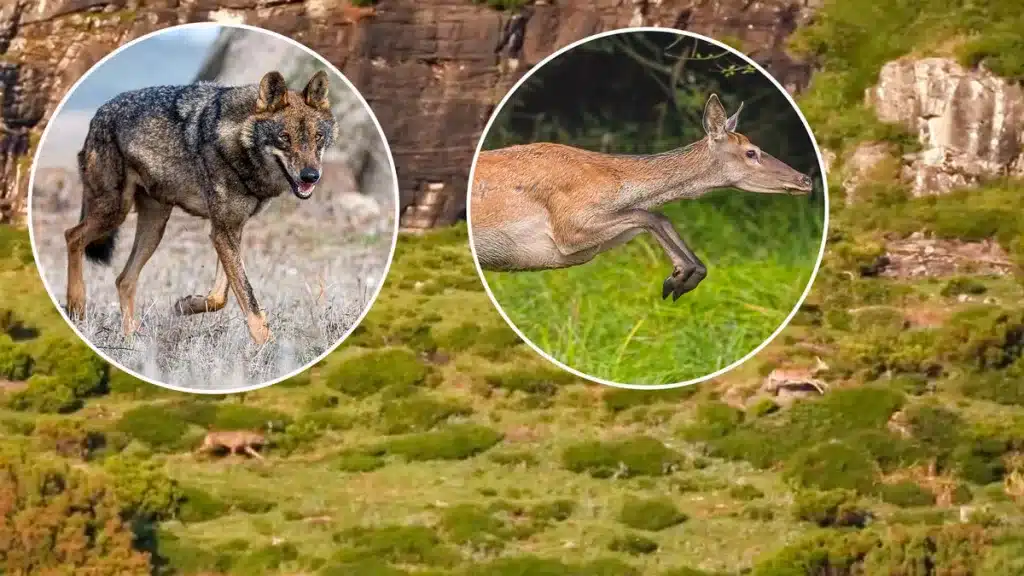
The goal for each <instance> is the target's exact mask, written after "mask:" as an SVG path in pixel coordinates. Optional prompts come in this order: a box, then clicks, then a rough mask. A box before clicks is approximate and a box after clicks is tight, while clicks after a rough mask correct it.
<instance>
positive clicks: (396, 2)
mask: <svg viewBox="0 0 1024 576" xmlns="http://www.w3.org/2000/svg"><path fill="white" fill-rule="evenodd" d="M815 1H816V0H763V1H760V2H748V1H746V0H703V1H698V2H693V1H692V0H661V1H654V0H650V1H642V2H623V1H622V0H565V1H562V2H558V3H557V5H552V4H541V3H537V5H536V6H534V10H533V14H532V15H531V18H530V20H529V22H528V25H527V28H526V33H525V34H524V36H523V43H522V54H521V55H518V56H519V58H520V60H521V62H520V65H519V66H518V67H516V68H514V69H513V68H511V67H502V66H499V62H498V58H499V57H498V56H497V55H496V54H495V47H496V45H497V42H498V39H499V37H500V34H501V31H502V27H503V24H504V23H505V22H506V21H507V19H508V18H509V17H510V15H509V14H506V13H502V12H499V11H496V10H493V9H491V8H488V7H487V6H485V5H482V4H479V3H475V2H472V1H470V0H381V1H380V2H378V3H376V5H375V10H366V9H359V8H354V7H353V6H351V5H350V4H349V3H348V2H347V0H305V1H304V0H278V1H275V2H263V1H261V0H192V1H189V2H179V1H178V0H6V1H5V2H4V3H3V6H2V7H0V99H2V102H3V108H2V124H0V126H2V132H0V211H2V212H3V213H5V214H9V213H11V212H15V213H17V212H18V211H20V210H21V209H22V208H23V206H24V197H25V192H26V191H27V179H28V178H27V171H28V167H29V158H30V154H31V153H32V148H33V146H34V143H35V142H36V141H37V140H38V136H39V134H40V133H41V131H42V129H43V128H44V126H45V123H46V120H47V119H48V117H49V115H50V114H52V113H53V110H54V108H55V106H56V104H57V103H58V102H59V101H60V99H61V98H62V97H63V96H64V94H65V93H66V92H67V90H68V89H69V88H70V87H71V86H72V85H73V84H74V82H75V81H76V80H77V79H78V78H79V77H80V76H81V75H82V74H83V73H84V72H85V71H87V70H88V69H89V68H90V67H91V66H92V65H93V64H95V63H96V62H97V61H98V60H99V59H100V58H102V57H103V56H104V55H106V54H107V53H109V52H110V51H112V50H113V49H115V48H116V47H117V46H119V45H121V44H123V43H125V42H127V41H129V40H131V39H134V38H137V37H139V36H141V35H143V34H146V33H148V32H152V31H154V30H158V29H161V28H165V27H168V26H172V25H176V24H180V23H185V22H196V21H208V20H219V21H223V22H241V23H246V24H251V25H255V26H260V27H263V28H266V29H269V30H272V31H275V32H279V33H281V34H285V35H287V36H290V37H292V38H294V39H296V40H297V41H299V42H301V43H303V44H305V45H306V46H309V47H310V48H312V49H313V50H315V51H317V52H318V53H320V54H321V55H323V56H324V57H325V58H327V59H328V60H329V61H331V62H332V63H333V64H335V65H336V66H337V67H338V68H339V69H340V70H341V71H342V72H343V73H344V74H345V75H346V76H347V77H348V78H349V79H350V80H352V82H353V83H354V84H355V86H356V87H357V88H358V89H359V90H360V92H362V94H363V95H364V96H365V97H366V99H367V101H368V102H369V103H370V105H371V106H372V107H373V108H374V111H375V114H376V115H377V117H378V119H379V120H380V122H381V125H382V127H383V129H384V132H385V134H386V135H387V137H388V141H389V144H390V146H391V148H392V151H393V154H394V158H395V163H396V165H397V169H398V174H399V180H400V182H399V186H400V192H401V205H402V209H403V224H404V225H406V226H408V227H429V226H434V225H443V224H447V223H450V222H452V221H453V220H455V219H457V218H458V217H459V215H460V213H462V212H463V211H464V202H465V190H466V184H467V180H468V174H469V167H470V163H471V161H472V157H473V152H474V151H475V149H476V145H477V141H478V139H479V137H480V134H481V132H482V130H483V128H484V125H485V124H486V122H487V120H488V118H489V116H490V114H491V112H492V110H493V108H494V106H495V104H496V103H497V102H498V101H499V100H500V99H501V97H502V96H503V95H504V94H505V92H506V91H507V90H508V89H509V88H511V87H512V85H513V84H514V83H515V82H516V80H518V78H520V77H521V75H522V74H523V73H524V72H525V71H526V70H528V69H529V67H530V65H531V64H533V63H536V62H538V61H540V60H541V59H542V58H544V57H545V56H547V55H549V54H551V53H552V52H553V51H555V50H557V49H558V48H560V47H562V46H565V45H567V44H569V43H571V42H573V41H575V40H578V39H581V38H584V37H586V36H589V35H591V34H594V33H597V32H601V31H604V30H610V29H613V28H618V27H625V26H629V25H631V24H634V25H635V24H643V25H648V26H662V27H677V28H685V29H688V30H692V31H694V32H699V33H703V34H708V35H711V36H713V37H721V38H726V37H727V38H729V39H731V40H733V41H734V42H738V43H739V44H740V46H741V47H742V48H743V49H744V50H746V51H747V52H748V53H750V54H751V55H752V56H753V57H754V58H755V59H756V60H758V61H759V62H761V63H762V64H763V65H764V66H765V67H766V68H767V69H768V70H769V71H770V72H772V74H773V75H775V76H776V77H777V78H778V79H779V80H780V82H782V83H783V84H784V85H786V86H787V87H789V88H790V89H792V90H797V89H799V88H800V87H801V86H803V85H805V84H806V81H807V78H808V76H809V73H810V72H809V68H808V67H807V66H806V65H804V64H802V63H799V62H795V61H793V60H792V59H790V58H789V57H788V56H787V55H786V53H785V51H784V49H783V46H784V43H785V40H786V38H787V37H788V36H789V34H790V33H792V32H793V30H794V29H795V28H796V27H797V26H799V25H800V24H801V23H802V22H803V21H804V20H805V19H806V18H807V17H808V16H809V14H810V13H811V11H812V10H813V5H814V3H815ZM3 207H6V208H3Z"/></svg>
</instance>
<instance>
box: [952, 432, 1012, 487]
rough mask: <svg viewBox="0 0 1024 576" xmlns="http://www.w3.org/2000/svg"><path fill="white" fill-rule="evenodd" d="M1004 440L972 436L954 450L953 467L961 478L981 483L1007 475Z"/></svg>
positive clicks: (1000, 478) (997, 479) (989, 482)
mask: <svg viewBox="0 0 1024 576" xmlns="http://www.w3.org/2000/svg"><path fill="white" fill-rule="evenodd" d="M1006 450H1007V445H1006V443H1005V442H1004V441H1001V440H999V439H996V438H982V437H979V438H971V439H969V440H966V441H964V443H962V444H961V445H960V446H957V448H956V449H955V450H954V451H953V454H952V456H951V460H952V467H953V469H954V470H955V471H956V473H957V475H958V476H960V478H962V479H964V480H967V481H968V482H973V483H975V484H979V485H985V484H991V483H993V482H998V481H1000V480H1002V479H1003V477H1004V476H1005V475H1006V463H1005V462H1004V461H1003V454H1005V452H1006Z"/></svg>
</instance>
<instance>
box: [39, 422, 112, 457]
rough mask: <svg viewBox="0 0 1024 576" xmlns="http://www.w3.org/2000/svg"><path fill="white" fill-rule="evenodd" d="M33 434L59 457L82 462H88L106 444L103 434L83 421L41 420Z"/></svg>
mask: <svg viewBox="0 0 1024 576" xmlns="http://www.w3.org/2000/svg"><path fill="white" fill-rule="evenodd" d="M35 433H36V435H37V436H39V437H40V438H41V439H42V440H43V443H44V444H45V445H46V447H47V448H49V449H51V450H54V451H55V452H57V453H58V454H60V455H61V456H64V457H70V458H80V459H82V460H88V459H89V458H90V457H91V456H92V455H93V454H95V453H96V452H97V451H99V450H101V449H103V447H104V446H106V444H107V438H106V436H105V435H104V434H103V432H102V431H100V430H98V429H96V428H93V427H92V426H90V425H89V424H88V423H87V422H85V421H84V420H77V419H76V420H73V419H61V420H41V421H40V422H39V423H38V424H37V425H36V426H35Z"/></svg>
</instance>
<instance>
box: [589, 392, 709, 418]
mask: <svg viewBox="0 0 1024 576" xmlns="http://www.w3.org/2000/svg"><path fill="white" fill-rule="evenodd" d="M698 390H699V388H698V387H697V386H683V387H681V388H669V389H667V390H637V389H633V388H608V389H606V390H605V391H604V392H603V393H602V394H601V400H602V401H603V402H604V405H605V408H607V409H608V411H609V412H622V411H624V410H628V409H630V408H635V407H637V406H649V405H651V404H659V403H675V402H680V401H682V400H686V399H688V398H692V397H693V395H694V394H696V393H697V391H698Z"/></svg>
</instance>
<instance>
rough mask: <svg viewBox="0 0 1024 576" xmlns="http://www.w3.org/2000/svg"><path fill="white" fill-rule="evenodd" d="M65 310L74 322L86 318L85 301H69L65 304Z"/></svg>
mask: <svg viewBox="0 0 1024 576" xmlns="http://www.w3.org/2000/svg"><path fill="white" fill-rule="evenodd" d="M64 312H65V313H66V314H67V315H68V318H70V319H71V321H72V322H79V321H81V320H84V319H85V302H69V303H68V304H67V305H66V306H64Z"/></svg>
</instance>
